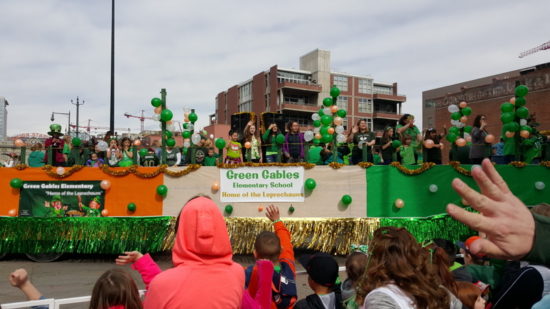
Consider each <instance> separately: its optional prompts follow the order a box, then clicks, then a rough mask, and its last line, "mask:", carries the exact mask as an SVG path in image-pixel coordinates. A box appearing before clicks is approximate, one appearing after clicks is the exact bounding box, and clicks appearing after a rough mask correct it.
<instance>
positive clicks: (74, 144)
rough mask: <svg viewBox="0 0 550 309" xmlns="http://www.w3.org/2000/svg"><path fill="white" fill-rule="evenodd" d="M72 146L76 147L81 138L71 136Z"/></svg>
mask: <svg viewBox="0 0 550 309" xmlns="http://www.w3.org/2000/svg"><path fill="white" fill-rule="evenodd" d="M71 143H72V144H73V146H75V147H78V146H80V144H82V140H81V139H80V138H78V137H73V140H72V141H71Z"/></svg>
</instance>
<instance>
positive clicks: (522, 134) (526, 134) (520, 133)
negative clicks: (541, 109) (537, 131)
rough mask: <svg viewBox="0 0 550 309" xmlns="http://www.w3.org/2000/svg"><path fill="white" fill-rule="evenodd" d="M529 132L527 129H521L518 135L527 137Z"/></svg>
mask: <svg viewBox="0 0 550 309" xmlns="http://www.w3.org/2000/svg"><path fill="white" fill-rule="evenodd" d="M529 134H530V133H529V131H527V130H521V131H520V132H519V135H520V136H521V137H523V138H529Z"/></svg>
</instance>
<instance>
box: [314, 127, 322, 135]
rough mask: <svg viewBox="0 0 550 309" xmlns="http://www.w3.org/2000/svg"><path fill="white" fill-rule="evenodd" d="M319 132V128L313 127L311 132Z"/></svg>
mask: <svg viewBox="0 0 550 309" xmlns="http://www.w3.org/2000/svg"><path fill="white" fill-rule="evenodd" d="M319 132H321V128H313V133H316V134H317V133H319Z"/></svg>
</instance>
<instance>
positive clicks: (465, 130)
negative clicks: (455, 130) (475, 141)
mask: <svg viewBox="0 0 550 309" xmlns="http://www.w3.org/2000/svg"><path fill="white" fill-rule="evenodd" d="M472 129H473V128H472V126H465V127H464V132H466V133H470V132H472Z"/></svg>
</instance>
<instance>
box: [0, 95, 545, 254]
mask: <svg viewBox="0 0 550 309" xmlns="http://www.w3.org/2000/svg"><path fill="white" fill-rule="evenodd" d="M522 91H523V90H522ZM526 94H527V92H526V91H525V93H524V92H520V93H517V94H516V95H517V97H516V98H514V100H511V101H510V102H507V103H505V104H506V107H505V108H504V107H503V113H512V110H511V109H510V108H509V106H508V105H507V104H512V105H513V106H512V107H513V108H515V110H514V111H515V115H514V117H512V116H510V117H512V118H511V120H510V119H508V118H510V117H508V116H506V117H508V118H506V119H504V120H506V121H507V122H506V123H507V124H508V123H516V121H517V124H518V125H517V126H516V125H515V124H510V125H506V126H505V128H506V136H510V137H509V138H514V139H518V143H519V145H523V144H524V142H523V140H521V139H524V140H529V139H531V138H532V137H533V134H534V133H533V130H532V129H527V127H526V124H524V121H522V119H525V118H521V117H524V116H525V113H524V111H523V109H521V112H520V111H519V110H520V108H521V107H524V105H525V104H524V102H525V99H524V96H525V95H526ZM338 95H339V90H338V89H337V88H335V87H334V88H333V89H331V97H329V98H326V99H324V101H323V106H322V107H321V109H320V110H319V112H318V113H315V114H314V116H313V117H312V118H313V124H314V127H315V129H314V130H312V131H307V132H306V133H304V137H305V140H306V142H307V143H308V144H311V145H315V144H321V143H323V144H332V145H333V148H332V149H334V158H335V159H336V156H337V155H338V154H337V151H336V149H337V147H336V145H337V144H339V143H342V142H344V141H345V135H344V134H343V133H344V128H343V126H342V123H343V118H344V117H346V111H345V110H343V109H340V108H338V107H337V105H336V101H337V98H338ZM518 99H519V101H520V103H522V104H523V105H522V106H514V104H516V105H517V104H518ZM512 101H515V102H512ZM151 104H152V105H153V106H154V107H155V109H156V114H157V115H158V118H159V120H160V123H161V130H162V149H163V151H162V158H161V159H160V161H161V164H160V165H159V166H155V167H143V166H138V165H137V164H136V163H137V161H136V157H135V156H134V158H133V159H131V160H130V159H127V160H123V161H122V162H121V164H120V166H121V167H109V166H107V165H103V166H102V167H96V168H94V167H83V166H82V165H79V164H77V165H74V166H72V167H55V166H52V165H46V166H44V167H41V168H31V167H28V166H27V165H24V164H21V165H18V166H16V167H14V168H0V179H1V180H2V183H1V184H0V196H1V197H2V203H0V254H16V253H24V254H27V255H29V256H30V257H32V258H36V259H39V257H40V256H43V255H46V256H48V255H53V256H59V254H62V253H79V254H81V253H86V254H96V253H101V254H104V253H106V254H117V253H121V252H124V251H129V250H139V251H142V252H160V251H166V250H170V249H171V247H172V245H173V240H174V224H175V218H176V217H177V216H178V214H179V212H180V210H181V208H182V206H183V205H184V204H185V203H186V201H187V200H189V199H190V198H192V197H193V196H196V195H197V194H205V195H208V196H210V197H211V198H212V199H213V200H214V201H215V202H216V203H217V204H218V206H219V209H220V211H221V212H222V213H224V215H225V217H226V222H227V226H228V231H229V233H230V236H231V241H232V246H233V250H234V252H235V253H236V254H249V253H251V252H252V250H253V240H254V239H255V236H256V235H257V234H258V233H259V232H260V231H262V230H269V229H271V226H270V224H269V221H268V220H267V219H266V218H265V213H264V208H265V207H266V206H267V205H269V204H275V205H277V206H279V208H280V210H281V212H282V214H281V216H282V218H283V220H284V221H285V223H286V224H287V226H288V227H289V229H290V231H291V232H292V241H293V243H294V245H295V247H296V248H300V249H312V250H319V251H324V252H329V253H333V254H347V253H348V252H349V250H350V247H351V245H352V244H366V243H368V241H369V239H370V237H371V235H372V233H373V231H374V230H375V229H377V228H378V227H381V226H400V227H406V228H407V229H408V230H409V231H410V232H411V233H412V234H414V235H415V237H416V238H417V240H418V241H423V240H426V239H432V238H446V239H450V240H453V241H456V240H463V239H465V238H467V237H468V236H470V235H472V234H473V233H474V232H473V231H472V230H470V229H469V228H468V227H466V226H464V225H463V224H461V223H459V222H457V221H455V220H453V219H452V218H450V217H449V216H448V215H447V214H446V212H445V207H446V205H447V204H448V203H454V204H456V205H462V206H463V207H465V208H468V206H469V205H467V203H466V201H464V200H461V198H460V197H459V196H458V194H457V193H456V192H454V191H453V190H452V188H451V185H450V184H451V181H452V180H453V179H454V178H460V179H462V180H463V181H465V182H466V183H467V184H469V185H471V186H472V187H474V188H477V187H476V185H475V182H474V181H473V179H472V177H471V173H470V171H471V166H470V165H461V164H460V163H459V162H457V161H453V162H451V163H450V164H449V165H435V164H433V163H423V164H420V165H416V166H403V165H401V164H399V163H397V162H393V163H391V164H389V165H373V164H372V163H368V162H361V163H360V164H358V165H355V166H348V165H343V164H341V163H338V161H337V160H334V162H332V163H330V164H329V165H324V166H319V165H314V164H310V163H292V164H283V163H270V164H268V163H265V164H263V163H252V162H244V163H242V164H233V165H227V164H223V162H222V161H221V160H220V161H218V164H217V166H201V165H199V164H197V162H194V159H193V160H192V162H189V164H188V165H187V166H183V167H168V166H167V165H166V164H164V163H165V162H166V151H165V149H166V147H174V145H175V140H174V138H173V134H172V132H171V131H173V129H174V127H173V124H172V123H171V120H172V118H173V113H172V112H171V111H170V110H169V109H167V108H166V92H165V90H164V89H163V90H162V91H161V97H160V98H154V99H153V100H152V101H151ZM449 111H450V112H451V118H452V124H453V127H452V128H451V129H450V130H449V134H448V135H447V139H448V140H449V141H450V142H452V143H454V145H456V147H463V146H465V145H467V136H466V138H465V133H468V131H469V130H470V129H469V128H468V127H467V126H466V125H465V123H466V120H467V118H466V119H465V118H464V117H467V116H468V115H470V114H471V109H470V108H469V107H467V106H466V105H465V104H462V105H461V106H457V107H456V109H455V108H454V107H453V110H451V109H449ZM503 117H504V116H503ZM516 117H517V118H516ZM184 118H185V122H184V125H183V133H182V135H183V137H184V145H183V147H184V148H185V149H186V150H185V151H191V152H193V151H196V149H195V148H196V147H195V146H196V145H197V144H198V143H199V142H200V141H201V134H200V132H195V130H194V123H195V122H196V120H197V115H196V114H195V113H194V112H192V113H189V114H186V115H185V117H184ZM508 120H510V121H508ZM520 122H521V124H520ZM512 126H513V127H512ZM516 127H518V128H516ZM516 129H517V130H516ZM518 131H519V132H520V134H514V135H512V134H511V132H514V133H515V132H518ZM509 132H510V134H509ZM493 138H494V137H493ZM276 140H279V142H281V143H282V141H281V139H280V138H277V139H276ZM488 142H490V141H488ZM72 143H73V150H74V149H77V150H78V147H79V146H80V144H79V141H78V139H76V141H75V139H73V142H72ZM522 143H523V144H522ZM529 143H530V142H529ZM534 143H535V142H533V144H534ZM215 145H216V147H218V148H219V149H223V148H224V147H225V146H226V142H225V141H224V140H223V139H217V140H216V141H215ZM429 145H430V143H429V142H428V147H429ZM19 146H21V147H23V148H24V147H25V145H19ZM135 146H136V147H135V148H136V149H135V150H134V153H140V151H143V150H138V149H137V148H138V146H139V143H136V144H135ZM399 146H400V145H399V143H395V144H394V145H392V147H399ZM425 146H426V143H425ZM524 146H525V145H524ZM144 149H145V148H144ZM366 149H367V147H363V155H364V157H366ZM22 150H23V152H24V149H22ZM49 151H50V152H51V150H49ZM146 152H147V149H145V151H143V153H140V155H143V156H144V155H146ZM47 156H49V159H50V162H51V157H52V155H51V154H50V153H48V155H47ZM191 157H192V158H194V156H191ZM247 161H248V160H247ZM496 168H497V170H498V172H499V173H500V174H501V175H502V176H503V178H504V179H505V180H506V182H507V183H508V184H509V186H510V189H511V190H512V192H513V193H514V194H516V195H517V196H518V197H519V198H520V199H521V200H522V201H523V202H524V203H525V204H527V205H536V204H539V203H541V202H547V201H550V188H546V186H547V185H548V184H549V183H548V182H550V177H549V176H550V162H542V163H540V164H538V165H527V164H526V163H524V162H520V161H515V162H512V163H511V164H508V165H498V166H497V167H496ZM199 224H200V223H199ZM37 257H38V258H37Z"/></svg>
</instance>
